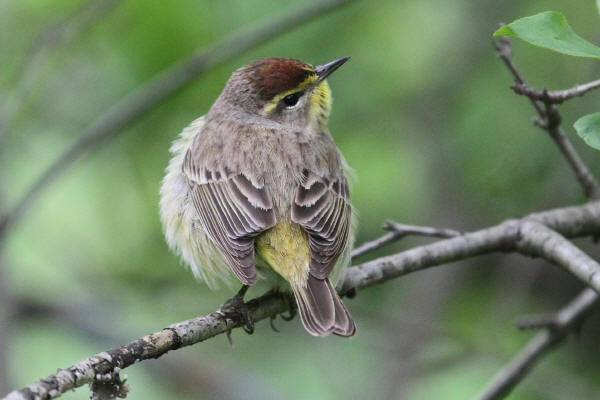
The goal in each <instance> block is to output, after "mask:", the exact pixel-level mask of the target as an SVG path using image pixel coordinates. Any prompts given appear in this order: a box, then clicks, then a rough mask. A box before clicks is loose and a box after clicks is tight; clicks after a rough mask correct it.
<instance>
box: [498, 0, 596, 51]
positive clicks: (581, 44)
mask: <svg viewBox="0 0 600 400" xmlns="http://www.w3.org/2000/svg"><path fill="white" fill-rule="evenodd" d="M596 1H597V2H599V3H600V0H596ZM494 36H512V37H516V38H519V39H521V40H523V41H525V42H527V43H530V44H532V45H534V46H539V47H543V48H545V49H549V50H554V51H556V52H559V53H562V54H568V55H570V56H576V57H591V58H598V59H600V47H598V46H596V45H593V44H592V43H590V42H588V41H587V40H585V39H583V38H581V37H580V36H578V35H577V34H576V33H575V32H574V31H573V29H572V28H571V27H570V26H569V24H568V23H567V19H566V18H565V16H564V15H562V14H561V13H559V12H556V11H546V12H543V13H540V14H536V15H532V16H530V17H525V18H520V19H518V20H516V21H513V22H511V23H510V24H508V25H504V26H503V27H501V28H500V29H498V30H497V31H496V32H494Z"/></svg>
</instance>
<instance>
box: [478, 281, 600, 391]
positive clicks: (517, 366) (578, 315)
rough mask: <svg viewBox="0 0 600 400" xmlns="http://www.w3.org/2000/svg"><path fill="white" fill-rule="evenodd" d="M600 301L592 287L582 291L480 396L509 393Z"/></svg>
mask: <svg viewBox="0 0 600 400" xmlns="http://www.w3.org/2000/svg"><path fill="white" fill-rule="evenodd" d="M597 302H598V294H597V293H596V292H594V291H593V290H592V289H586V290H584V291H582V292H581V293H580V294H579V295H578V296H577V297H576V298H575V299H574V300H572V301H571V302H570V303H569V304H567V305H566V306H565V307H563V308H562V309H561V310H560V311H558V313H556V315H555V316H554V318H553V321H552V324H551V326H552V328H550V329H546V330H543V331H541V332H539V333H538V334H537V335H536V336H535V337H534V338H533V339H532V340H531V341H530V342H529V343H527V345H526V346H525V347H524V348H523V349H522V350H521V351H520V352H519V354H517V355H516V356H515V357H514V358H513V359H512V360H511V361H510V362H509V363H508V364H507V365H506V366H504V367H503V368H502V369H501V370H500V371H498V373H497V374H496V376H494V378H493V379H492V382H490V384H489V385H488V386H487V387H486V388H485V389H484V390H483V392H482V393H481V394H479V395H478V396H477V397H476V398H477V399H478V400H495V399H502V398H504V397H506V396H507V395H508V394H509V393H510V392H511V390H512V389H513V388H514V387H515V386H516V385H517V384H518V383H519V382H520V381H521V380H522V379H523V378H524V377H525V376H526V375H527V373H528V372H529V371H530V370H531V368H533V366H534V365H535V364H536V363H537V362H538V361H539V360H540V359H541V358H542V357H543V356H544V355H545V354H546V353H547V352H548V351H550V350H551V349H552V348H553V347H554V346H555V345H557V344H559V343H561V342H562V341H563V340H564V339H565V338H566V337H567V336H568V335H569V333H570V332H572V331H573V330H575V329H577V328H578V327H579V325H580V323H581V321H582V319H583V318H584V317H585V316H586V314H587V313H588V312H589V311H590V310H591V308H592V306H594V305H595V304H596V303H597Z"/></svg>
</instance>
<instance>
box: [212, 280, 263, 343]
mask: <svg viewBox="0 0 600 400" xmlns="http://www.w3.org/2000/svg"><path fill="white" fill-rule="evenodd" d="M248 287H249V286H248V285H244V286H242V288H241V289H240V290H239V292H237V293H236V295H235V296H233V297H232V298H231V299H229V300H227V301H226V302H225V303H223V305H222V306H221V308H220V309H219V311H218V313H219V314H221V315H222V316H224V317H225V318H229V319H231V320H233V321H236V322H239V323H240V324H241V325H242V329H243V330H244V332H246V333H247V334H249V335H252V334H253V333H254V320H253V319H252V317H251V316H250V309H249V308H248V305H247V304H246V303H244V296H245V294H246V292H247V291H248Z"/></svg>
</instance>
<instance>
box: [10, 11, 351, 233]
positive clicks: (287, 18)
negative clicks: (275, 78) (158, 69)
mask: <svg viewBox="0 0 600 400" xmlns="http://www.w3.org/2000/svg"><path fill="white" fill-rule="evenodd" d="M353 1H355V0H325V1H315V2H312V3H311V4H309V5H308V6H301V7H299V8H296V9H294V10H291V11H290V12H287V13H285V14H283V15H281V16H279V17H277V18H274V19H270V20H267V21H259V22H258V23H257V24H255V25H253V26H251V27H249V28H245V29H241V30H239V31H237V32H235V33H234V34H232V35H230V36H227V37H225V38H223V39H221V40H219V41H218V42H216V43H215V44H214V45H213V46H212V47H211V48H209V49H208V50H201V51H198V52H197V53H195V54H194V55H192V56H191V57H189V58H187V59H185V60H183V61H181V62H179V63H177V64H176V65H174V66H172V67H170V68H168V69H166V70H165V71H163V72H162V73H161V74H159V75H158V76H157V77H155V78H153V79H151V80H150V81H149V82H147V83H145V84H144V85H143V86H141V87H140V88H138V89H137V90H134V91H133V92H131V93H130V94H128V95H127V96H126V97H125V98H123V99H122V100H121V101H120V102H119V103H117V104H116V105H115V106H113V107H111V108H109V109H108V110H107V111H105V112H104V113H103V114H102V115H100V117H99V118H98V119H96V120H95V121H94V122H92V123H91V124H90V125H89V126H88V127H87V129H85V130H84V132H83V133H82V134H81V136H80V137H79V139H78V140H77V141H76V142H75V143H73V145H72V146H71V147H70V148H69V149H67V150H66V151H65V152H64V153H63V154H62V155H61V156H60V157H58V159H57V160H56V161H54V162H53V163H52V164H51V165H50V166H49V168H48V169H47V170H46V171H45V172H44V173H42V175H41V176H40V177H39V178H38V179H37V180H36V181H35V182H34V183H33V185H32V186H31V187H30V188H29V189H28V190H27V191H26V192H25V194H24V195H23V196H22V197H21V199H20V200H19V201H18V202H17V203H16V205H15V206H14V207H13V208H12V210H10V211H9V212H8V213H7V214H6V215H5V216H4V217H3V218H0V240H1V239H2V237H3V236H4V235H5V234H6V232H7V231H8V230H9V228H10V227H12V226H14V225H15V224H16V223H17V222H18V221H19V220H20V219H21V217H22V216H23V215H24V213H25V212H26V211H27V210H28V208H29V207H30V206H31V205H32V203H33V202H34V201H35V200H36V199H37V198H38V197H39V195H40V194H41V193H42V191H43V190H44V189H45V188H46V187H48V185H50V183H52V182H53V181H54V180H55V179H56V178H58V177H59V176H60V175H61V174H62V173H63V172H64V171H65V170H66V169H67V167H68V166H69V165H71V164H72V163H73V162H75V161H76V160H77V159H78V158H79V157H80V156H81V155H83V154H84V153H86V152H87V151H89V150H91V149H92V148H94V147H97V146H98V145H100V144H101V143H103V142H105V141H107V140H109V139H111V138H113V137H114V136H116V135H117V134H118V133H119V132H121V131H123V129H125V128H126V127H128V126H130V125H131V124H132V123H134V122H135V121H137V120H138V119H139V118H140V117H141V116H143V115H144V114H146V113H147V112H148V111H149V110H151V109H152V108H153V107H154V106H156V105H157V104H158V103H159V102H161V101H162V100H164V99H166V98H167V97H168V96H170V95H171V94H173V93H174V92H175V91H177V90H178V89H180V88H182V87H183V86H184V85H186V84H188V83H189V82H190V81H191V80H192V79H194V78H196V77H197V76H198V75H199V74H200V73H202V72H204V71H206V70H207V69H209V68H211V67H214V66H215V65H218V64H220V63H222V62H224V61H226V60H229V59H231V58H233V57H235V56H237V55H239V54H241V53H242V52H245V51H247V50H249V49H251V48H253V47H256V46H258V45H259V44H261V43H264V42H266V41H268V40H270V39H273V38H275V37H277V36H278V35H280V34H282V33H284V32H287V31H289V30H291V29H293V28H295V27H297V26H299V25H302V24H304V23H306V22H308V21H312V20H313V19H315V18H316V17H318V16H321V15H323V14H326V13H328V12H330V11H333V10H335V9H337V8H339V7H341V6H344V5H346V4H349V3H351V2H353Z"/></svg>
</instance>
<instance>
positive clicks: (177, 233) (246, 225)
mask: <svg viewBox="0 0 600 400" xmlns="http://www.w3.org/2000/svg"><path fill="white" fill-rule="evenodd" d="M349 58H350V57H343V58H340V59H337V60H335V61H332V62H330V63H327V64H324V65H317V66H312V65H310V64H307V63H304V62H302V61H299V60H295V59H291V58H263V59H260V60H257V61H254V62H252V63H250V64H248V65H246V66H244V67H242V68H240V69H238V70H236V71H235V72H234V73H233V74H232V75H231V77H230V79H229V80H228V82H227V84H226V85H225V88H224V89H223V92H222V93H221V95H220V96H219V97H218V98H217V100H216V101H215V102H214V104H213V105H212V107H211V108H210V110H209V111H208V113H207V114H206V115H204V116H202V117H200V118H198V119H196V120H195V121H193V122H192V123H191V124H190V125H189V126H188V127H187V128H185V129H184V130H183V131H182V132H181V134H180V136H179V138H178V139H177V140H176V141H175V142H173V145H172V147H171V149H170V151H171V153H172V155H173V158H172V159H171V161H170V162H169V165H168V167H167V169H166V175H165V177H164V180H163V183H162V187H161V190H160V194H161V199H160V212H161V220H162V223H163V228H164V232H165V236H166V239H167V242H168V244H169V246H170V248H171V249H172V250H173V251H174V252H175V253H177V254H179V255H180V256H181V257H182V259H183V260H184V261H185V263H187V264H188V265H189V267H190V268H191V271H192V272H193V274H194V275H195V276H196V278H198V279H202V280H204V281H205V282H206V283H207V284H208V286H209V287H215V285H216V283H217V282H218V281H225V282H231V281H232V278H237V279H238V280H239V281H240V282H241V283H242V284H243V286H242V290H240V292H239V293H238V295H241V298H242V302H243V295H244V293H245V292H246V289H247V288H248V286H249V285H253V284H255V283H256V282H257V280H259V279H264V280H266V281H267V282H268V284H269V285H270V286H271V287H272V288H275V289H278V290H281V289H286V288H287V290H288V291H289V290H290V289H291V291H292V292H293V294H294V297H295V299H296V303H297V305H298V310H299V312H300V317H301V320H302V324H303V325H304V328H305V329H306V330H307V331H308V332H309V333H311V334H312V335H316V336H325V335H328V334H330V333H333V334H336V335H339V336H347V337H348V336H352V335H354V333H355V331H356V327H355V324H354V321H353V320H352V317H351V316H350V314H349V313H348V310H347V309H346V307H345V306H344V304H343V303H342V301H341V299H340V298H339V296H338V294H337V292H336V291H335V289H334V284H335V283H336V281H338V280H339V278H340V272H341V271H342V269H343V267H345V266H346V264H347V263H348V262H349V258H350V250H351V248H352V244H353V241H354V233H353V232H354V222H353V221H354V216H353V215H354V213H353V209H352V205H351V203H350V192H349V186H348V180H347V177H346V176H347V174H348V173H349V167H348V165H347V163H346V161H345V159H344V157H343V156H342V154H341V153H340V151H339V150H338V148H337V147H336V145H335V143H334V141H333V138H332V137H331V134H330V133H329V129H328V127H327V122H328V119H329V113H330V110H331V101H332V99H331V91H330V89H329V85H328V83H327V81H326V78H327V77H328V76H329V75H330V74H331V73H332V72H334V71H335V70H337V69H338V68H339V67H340V66H341V65H342V64H344V63H345V62H346V61H348V59H349ZM286 282H287V284H286Z"/></svg>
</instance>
